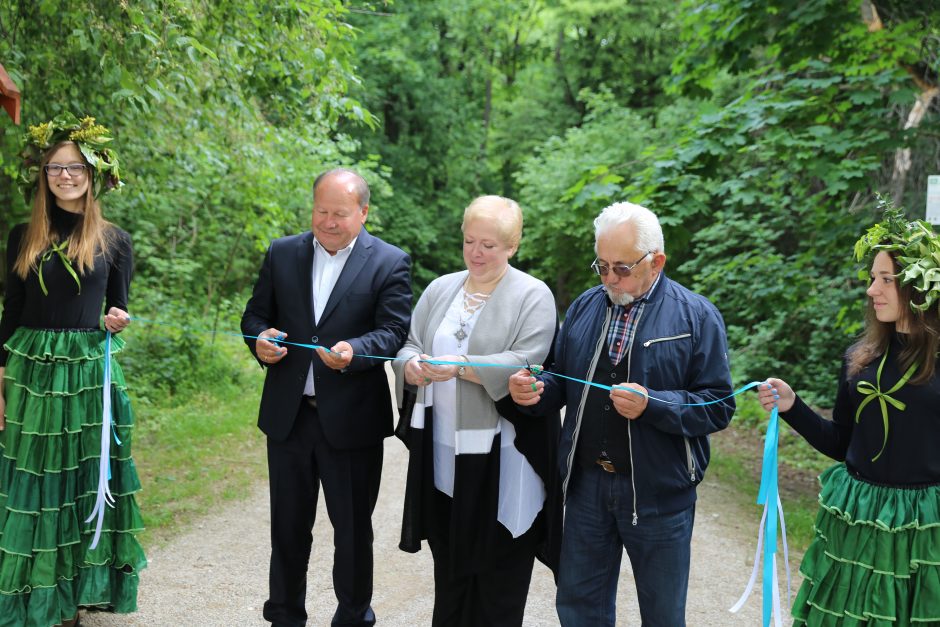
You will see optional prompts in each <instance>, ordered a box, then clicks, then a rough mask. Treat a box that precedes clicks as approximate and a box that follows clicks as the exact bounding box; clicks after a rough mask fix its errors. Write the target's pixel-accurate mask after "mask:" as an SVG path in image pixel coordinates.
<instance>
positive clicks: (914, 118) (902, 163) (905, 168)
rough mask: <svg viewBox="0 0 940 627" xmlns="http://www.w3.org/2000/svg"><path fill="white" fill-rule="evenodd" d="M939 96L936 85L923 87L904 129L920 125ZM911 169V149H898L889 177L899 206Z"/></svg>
mask: <svg viewBox="0 0 940 627" xmlns="http://www.w3.org/2000/svg"><path fill="white" fill-rule="evenodd" d="M938 94H940V87H938V86H937V85H932V86H923V87H922V91H921V92H920V95H918V96H917V100H916V101H915V102H914V106H913V107H911V111H910V113H908V115H907V122H905V123H904V129H905V130H907V129H909V128H915V127H917V126H919V125H920V123H921V120H923V119H924V116H925V115H926V114H927V110H928V109H929V108H930V104H931V103H932V102H933V100H934V98H936V97H937V95H938ZM910 169H911V149H910V148H908V147H905V148H899V149H898V151H897V152H896V153H895V155H894V172H893V173H892V175H891V192H892V193H891V195H892V198H894V201H895V202H896V203H898V204H901V202H902V199H903V198H904V186H905V183H906V182H907V173H908V172H909V171H910Z"/></svg>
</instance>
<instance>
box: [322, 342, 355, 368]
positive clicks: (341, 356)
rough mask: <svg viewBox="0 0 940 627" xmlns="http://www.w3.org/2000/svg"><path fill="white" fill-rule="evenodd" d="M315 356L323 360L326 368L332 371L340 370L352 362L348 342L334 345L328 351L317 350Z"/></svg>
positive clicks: (351, 352) (323, 349)
mask: <svg viewBox="0 0 940 627" xmlns="http://www.w3.org/2000/svg"><path fill="white" fill-rule="evenodd" d="M317 355H319V356H320V359H322V360H323V363H324V364H326V365H327V367H329V368H332V369H333V370H342V369H343V368H345V367H346V366H348V365H349V363H350V362H351V361H352V358H353V349H352V345H351V344H350V343H349V342H346V341H342V342H337V343H336V344H334V345H333V346H332V347H331V348H330V350H326V349H325V348H322V347H321V348H318V349H317Z"/></svg>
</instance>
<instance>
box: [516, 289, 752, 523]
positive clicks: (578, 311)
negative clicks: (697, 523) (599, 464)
mask: <svg viewBox="0 0 940 627" xmlns="http://www.w3.org/2000/svg"><path fill="white" fill-rule="evenodd" d="M610 305H611V303H610V300H609V299H608V297H607V294H606V292H605V291H604V288H603V286H597V287H594V288H591V289H589V290H587V291H586V292H584V293H583V294H581V296H579V297H578V298H577V300H575V301H574V303H572V305H571V307H569V309H568V313H567V315H566V316H565V321H564V324H563V325H562V327H561V330H560V332H559V334H558V338H557V340H556V344H555V361H554V364H552V365H550V366H549V368H548V369H549V370H551V371H554V372H558V373H560V374H563V375H566V376H569V377H576V378H578V379H583V380H586V381H591V380H592V379H593V376H594V368H595V364H596V363H597V360H598V359H599V358H600V356H601V355H602V353H603V352H604V347H605V342H606V338H607V331H608V326H609V325H610V314H611V306H610ZM637 306H642V310H640V311H639V312H638V315H639V319H638V321H637V330H636V334H635V336H634V341H633V343H632V344H631V345H630V346H629V347H628V349H627V353H626V355H625V356H624V359H625V360H628V361H627V372H628V378H627V381H628V382H632V383H639V384H640V385H642V386H643V387H645V388H646V389H647V390H648V391H649V394H650V397H651V398H650V401H649V404H648V405H647V407H646V410H645V411H644V412H643V414H642V415H641V416H640V417H639V418H637V419H636V420H632V421H630V425H629V432H628V433H629V439H630V440H629V442H628V446H629V447H630V450H631V452H632V458H633V485H634V493H635V496H636V505H635V509H634V516H635V517H636V516H637V515H638V516H639V517H640V519H642V517H643V515H644V514H666V513H671V512H676V511H679V510H681V509H685V508H686V507H688V506H690V505H691V504H692V503H694V502H695V486H696V485H697V484H698V483H699V482H700V481H701V480H702V478H703V477H704V474H705V469H706V468H707V466H708V460H709V444H708V434H709V433H714V432H716V431H720V430H721V429H724V428H725V427H726V426H727V425H728V423H729V422H730V420H731V416H732V415H733V414H734V408H735V405H734V399H733V398H729V399H728V400H725V401H722V402H720V403H716V404H713V405H706V406H704V407H682V406H680V405H678V404H679V403H700V402H705V401H711V400H715V399H719V398H723V397H726V396H728V395H730V394H731V392H732V387H731V371H730V368H729V365H728V342H727V338H726V336H725V326H724V321H723V320H722V318H721V314H720V313H719V312H718V309H716V308H715V306H714V305H713V304H712V303H710V302H709V301H708V300H707V299H706V298H704V297H702V296H700V295H698V294H695V293H694V292H691V291H690V290H688V289H686V288H685V287H683V286H681V285H679V284H678V283H676V282H674V281H671V280H669V279H668V278H667V277H666V276H665V274H663V275H662V276H661V278H660V280H659V283H658V284H657V285H656V286H655V287H654V288H653V290H652V292H651V293H650V295H649V297H648V300H647V301H646V302H645V303H642V305H641V304H638V305H637ZM540 378H541V379H542V380H543V381H544V382H545V389H544V391H543V393H542V398H541V400H540V401H539V403H538V404H536V405H534V406H532V407H529V408H525V409H524V410H523V411H528V413H537V414H540V415H541V414H544V413H547V412H549V411H557V410H558V409H560V408H561V407H562V406H566V408H567V409H566V415H565V421H564V425H563V427H562V434H561V445H560V447H559V451H558V459H559V463H560V466H561V472H562V479H563V483H562V486H563V489H564V490H565V492H567V488H568V481H569V480H570V478H571V472H572V470H573V468H577V466H576V465H575V464H574V459H575V450H576V448H577V442H578V432H579V430H580V426H581V421H582V420H583V419H584V416H583V413H584V403H585V400H586V399H587V393H588V390H589V387H588V386H586V385H584V384H583V383H578V382H575V381H570V380H567V379H562V378H560V377H553V376H551V375H542V376H541V377H540ZM621 383H622V382H621ZM653 398H656V399H661V400H664V401H670V402H672V403H676V404H667V403H663V402H660V401H657V400H653ZM624 420H627V419H626V418H624Z"/></svg>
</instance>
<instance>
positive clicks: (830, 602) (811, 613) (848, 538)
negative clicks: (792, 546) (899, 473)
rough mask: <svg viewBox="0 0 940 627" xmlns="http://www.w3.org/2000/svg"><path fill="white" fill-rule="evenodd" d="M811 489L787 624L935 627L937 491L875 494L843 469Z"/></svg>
mask: <svg viewBox="0 0 940 627" xmlns="http://www.w3.org/2000/svg"><path fill="white" fill-rule="evenodd" d="M819 481H820V483H821V484H822V490H821V492H820V494H819V504H820V509H819V514H818V515H817V517H816V524H815V530H816V537H815V538H814V539H813V541H812V543H811V544H810V547H809V549H808V550H807V552H806V555H805V556H804V558H803V563H802V564H801V565H800V572H801V573H802V574H803V576H804V578H805V580H804V582H803V585H802V587H801V588H800V591H799V593H798V594H797V597H796V600H795V601H794V603H793V618H794V623H793V624H794V625H809V626H811V627H816V626H822V625H825V626H833V627H835V626H839V627H849V626H852V627H854V626H862V625H864V626H865V627H888V626H900V625H914V626H918V627H926V626H927V625H932V626H935V627H936V626H940V486H937V485H934V486H930V487H926V488H920V489H904V488H889V487H884V486H878V485H874V484H871V483H867V482H864V481H860V480H858V479H855V478H854V477H852V476H851V475H850V474H849V473H848V471H847V470H846V468H845V464H837V465H835V466H832V467H831V468H829V469H828V470H826V471H825V472H824V473H823V474H822V475H820V477H819Z"/></svg>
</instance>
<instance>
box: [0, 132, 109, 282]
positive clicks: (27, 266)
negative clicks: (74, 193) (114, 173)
mask: <svg viewBox="0 0 940 627" xmlns="http://www.w3.org/2000/svg"><path fill="white" fill-rule="evenodd" d="M70 143H72V142H68V141H64V142H59V143H58V144H56V145H55V146H53V147H52V148H50V149H49V150H47V151H46V153H45V154H44V155H43V156H42V161H41V163H40V165H39V181H38V183H39V188H38V189H37V190H36V195H35V197H34V198H33V213H32V215H31V216H30V218H29V224H28V225H27V227H26V234H25V235H24V236H23V240H22V241H21V242H20V250H19V254H18V256H17V258H16V263H15V264H14V265H13V271H14V272H16V274H18V275H19V277H20V278H21V279H24V280H25V279H26V276H27V275H28V274H29V273H30V271H33V270H35V269H36V260H37V259H38V258H39V256H40V255H41V254H42V253H44V252H46V251H47V250H48V249H49V247H50V246H52V245H53V244H55V243H56V242H55V241H53V240H54V236H53V233H52V223H51V221H50V219H49V214H50V212H51V211H52V208H53V207H54V206H55V196H54V195H53V194H52V191H51V190H50V189H49V181H48V178H47V175H46V173H45V166H46V164H47V163H49V159H50V158H51V157H52V155H53V154H54V153H55V152H56V151H57V150H58V149H59V148H61V147H62V146H64V145H66V144H70ZM82 162H84V163H85V165H86V166H87V167H88V176H91V177H94V176H97V175H98V173H97V172H96V171H95V169H94V168H93V167H91V166H90V165H89V164H88V161H86V160H85V157H84V155H83V156H82ZM93 190H94V180H89V181H88V189H87V190H85V207H84V211H83V217H82V220H81V225H80V227H79V228H77V229H75V231H74V232H73V233H72V234H71V235H70V236H69V238H68V243H69V246H68V249H67V251H66V255H67V256H68V258H69V259H71V260H72V261H74V262H75V263H76V266H77V270H78V273H79V274H85V273H86V272H89V271H90V270H91V269H92V268H94V266H95V256H96V255H99V254H102V253H106V252H107V251H108V250H109V248H110V246H111V243H112V241H113V231H112V227H113V225H112V224H111V223H110V222H108V221H107V220H105V219H104V218H103V217H102V215H101V206H100V205H99V204H98V200H97V199H96V198H95V195H94V192H93Z"/></svg>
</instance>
